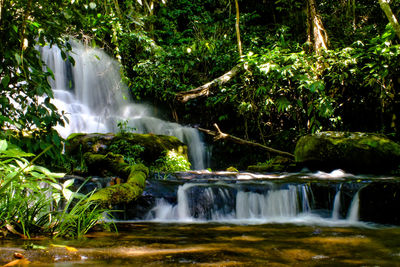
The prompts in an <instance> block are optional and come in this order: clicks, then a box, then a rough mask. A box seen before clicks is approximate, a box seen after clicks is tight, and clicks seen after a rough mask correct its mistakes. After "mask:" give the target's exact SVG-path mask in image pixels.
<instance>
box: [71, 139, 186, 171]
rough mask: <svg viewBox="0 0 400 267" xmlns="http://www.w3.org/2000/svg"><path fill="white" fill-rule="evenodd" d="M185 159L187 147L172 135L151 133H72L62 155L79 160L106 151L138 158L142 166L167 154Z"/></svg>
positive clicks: (150, 163)
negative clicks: (65, 154)
mask: <svg viewBox="0 0 400 267" xmlns="http://www.w3.org/2000/svg"><path fill="white" fill-rule="evenodd" d="M171 151H173V152H174V153H176V154H178V155H180V156H183V157H185V158H186V159H187V158H188V156H187V146H186V145H185V144H184V143H182V142H181V141H180V140H179V139H178V138H176V137H174V136H166V135H155V134H137V133H124V134H113V133H108V134H99V133H92V134H72V135H71V136H69V137H68V138H67V143H66V153H67V154H68V155H69V156H71V157H72V158H75V159H81V158H82V156H83V155H84V154H85V153H87V152H90V153H95V154H102V155H105V154H107V153H109V152H112V153H114V154H121V155H123V156H125V157H130V156H131V157H133V156H137V157H140V159H141V161H142V162H144V163H145V164H146V165H148V166H150V165H153V164H154V162H155V161H156V160H157V159H159V158H162V157H163V156H165V155H166V154H167V153H168V152H171Z"/></svg>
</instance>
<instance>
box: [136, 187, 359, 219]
mask: <svg viewBox="0 0 400 267" xmlns="http://www.w3.org/2000/svg"><path fill="white" fill-rule="evenodd" d="M164 187H165V188H164ZM163 188H164V189H163ZM339 188H341V185H339ZM153 189H154V190H155V191H158V193H157V192H153V193H154V195H152V196H151V197H152V198H153V199H154V200H152V201H150V202H151V203H152V204H149V205H148V209H147V212H145V213H144V214H141V215H139V216H136V218H135V220H144V221H155V222H228V223H245V224H260V223H300V224H322V225H349V224H351V225H357V224H359V223H360V222H359V221H358V217H357V216H356V215H355V214H357V208H358V206H357V205H358V204H359V202H358V193H357V192H356V193H353V200H352V204H351V205H350V206H349V207H348V214H351V215H349V217H348V218H346V219H339V215H338V214H339V211H338V210H337V209H338V208H339V207H338V206H337V205H339V204H338V203H339V200H338V199H339V198H340V195H339V197H338V194H336V195H333V197H334V199H330V198H329V196H325V197H324V199H318V200H317V199H315V198H314V193H313V190H317V189H315V188H314V189H312V188H311V185H310V184H307V183H301V184H298V183H295V184H292V183H282V184H281V183H275V182H266V181H256V180H253V181H248V182H240V181H232V180H229V181H226V180H225V181H218V182H211V181H207V182H204V181H202V182H196V181H190V182H184V183H183V184H180V183H179V184H175V183H172V184H171V183H170V182H169V181H161V182H155V184H154V185H151V186H150V188H149V192H147V193H145V198H146V197H150V195H151V194H153V193H151V192H150V191H152V190H153ZM165 190H166V191H165ZM320 201H323V202H326V203H333V202H334V203H335V205H333V206H332V205H330V208H329V207H328V209H327V210H326V209H324V208H321V207H320V205H321V203H318V202H320ZM150 202H149V203H150ZM135 205H140V204H138V203H135ZM341 209H344V207H342V208H341ZM332 214H337V215H336V216H337V217H336V216H333V215H332Z"/></svg>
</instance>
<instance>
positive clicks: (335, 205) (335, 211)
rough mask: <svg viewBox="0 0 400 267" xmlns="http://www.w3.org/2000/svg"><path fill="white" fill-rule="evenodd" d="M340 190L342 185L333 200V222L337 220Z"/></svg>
mask: <svg viewBox="0 0 400 267" xmlns="http://www.w3.org/2000/svg"><path fill="white" fill-rule="evenodd" d="M341 190H342V184H340V185H339V189H338V191H337V192H336V194H335V199H334V202H333V209H332V219H334V220H338V219H339V212H340V196H341Z"/></svg>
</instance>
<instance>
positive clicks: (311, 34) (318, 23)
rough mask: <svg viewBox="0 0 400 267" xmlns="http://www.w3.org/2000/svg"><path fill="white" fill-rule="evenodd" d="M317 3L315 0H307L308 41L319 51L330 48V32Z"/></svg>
mask: <svg viewBox="0 0 400 267" xmlns="http://www.w3.org/2000/svg"><path fill="white" fill-rule="evenodd" d="M316 5H317V4H316V1H315V0H307V42H309V43H310V44H312V47H313V50H314V51H315V52H316V53H319V51H320V50H321V49H328V34H327V33H326V30H325V28H324V25H323V24H322V20H321V18H320V16H319V14H318V12H317V7H316Z"/></svg>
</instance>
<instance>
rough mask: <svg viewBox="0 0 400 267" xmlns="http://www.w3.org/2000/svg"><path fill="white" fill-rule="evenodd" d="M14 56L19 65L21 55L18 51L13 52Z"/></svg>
mask: <svg viewBox="0 0 400 267" xmlns="http://www.w3.org/2000/svg"><path fill="white" fill-rule="evenodd" d="M14 57H15V60H17V64H18V65H21V63H22V58H21V56H20V55H19V54H18V53H15V54H14Z"/></svg>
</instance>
